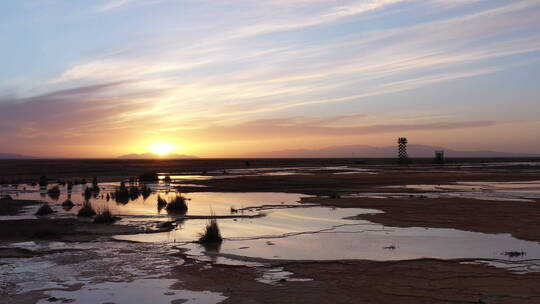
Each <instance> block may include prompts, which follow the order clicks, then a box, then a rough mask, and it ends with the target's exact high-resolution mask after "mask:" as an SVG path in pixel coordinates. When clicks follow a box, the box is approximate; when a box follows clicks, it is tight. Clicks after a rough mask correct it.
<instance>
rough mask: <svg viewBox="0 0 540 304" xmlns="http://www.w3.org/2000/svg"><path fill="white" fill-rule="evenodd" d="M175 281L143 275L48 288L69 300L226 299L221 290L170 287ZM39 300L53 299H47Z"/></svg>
mask: <svg viewBox="0 0 540 304" xmlns="http://www.w3.org/2000/svg"><path fill="white" fill-rule="evenodd" d="M174 283H176V281H175V280H170V279H163V278H160V279H140V280H134V281H131V282H105V283H96V284H87V285H85V286H84V287H83V288H81V289H80V290H77V291H62V290H53V291H50V292H47V293H48V294H49V295H50V296H51V297H54V298H57V299H59V300H60V301H61V300H64V299H65V300H68V301H70V300H72V301H70V302H69V303H80V304H95V303H137V304H155V303H187V304H211V303H219V302H221V301H223V300H225V299H226V297H225V296H222V295H221V294H219V293H212V292H209V291H203V292H197V291H189V290H169V286H171V285H173V284H174ZM38 303H40V304H48V303H51V302H50V301H48V300H47V299H43V300H41V301H39V302H38Z"/></svg>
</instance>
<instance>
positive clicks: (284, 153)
mask: <svg viewBox="0 0 540 304" xmlns="http://www.w3.org/2000/svg"><path fill="white" fill-rule="evenodd" d="M436 150H443V151H444V153H445V156H446V157H536V156H540V154H527V153H509V152H496V151H458V150H450V149H446V148H443V147H436V146H426V145H412V144H410V145H408V146H407V152H408V155H409V157H434V156H435V151H436ZM249 156H250V157H261V158H339V157H366V158H369V157H374V158H388V157H397V146H387V147H372V146H366V145H354V146H333V147H327V148H323V149H313V150H309V149H293V150H281V151H273V152H264V153H257V154H255V155H249Z"/></svg>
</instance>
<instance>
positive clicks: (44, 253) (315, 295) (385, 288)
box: [0, 165, 540, 303]
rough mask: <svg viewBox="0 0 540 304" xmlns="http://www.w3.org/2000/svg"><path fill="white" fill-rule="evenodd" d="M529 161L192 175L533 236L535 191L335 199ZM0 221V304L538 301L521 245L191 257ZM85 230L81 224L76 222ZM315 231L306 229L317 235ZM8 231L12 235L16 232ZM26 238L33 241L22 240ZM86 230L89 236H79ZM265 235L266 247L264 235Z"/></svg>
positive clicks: (380, 220)
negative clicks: (495, 197) (367, 257)
mask: <svg viewBox="0 0 540 304" xmlns="http://www.w3.org/2000/svg"><path fill="white" fill-rule="evenodd" d="M239 166H240V165H239ZM520 166H522V165H520ZM510 167H512V166H510ZM512 168H515V167H512ZM394 169H400V170H394ZM528 169H530V168H528V167H527V166H524V167H523V168H522V167H520V168H519V171H515V172H514V171H512V170H510V171H507V172H497V170H501V169H500V167H499V168H497V169H496V170H492V169H490V168H488V169H484V168H482V169H481V170H476V169H467V171H463V172H455V171H456V170H455V169H452V170H451V171H452V172H448V171H445V172H436V171H437V169H434V168H408V169H403V170H401V168H385V169H383V170H380V171H378V172H377V174H375V175H369V176H368V174H361V173H356V174H355V173H353V174H335V173H315V174H304V175H280V176H273V175H265V176H257V175H254V176H241V177H237V178H234V177H233V178H226V179H211V180H201V181H198V182H197V183H199V184H204V185H206V186H209V187H207V188H205V190H204V191H208V192H211V191H220V190H227V191H231V192H236V191H238V192H241V191H270V189H271V191H282V192H289V193H309V194H321V195H330V196H333V197H336V198H333V199H331V198H328V197H317V198H304V199H303V200H302V201H303V202H304V203H309V204H317V205H322V206H329V207H334V208H338V210H339V209H341V208H347V209H350V208H368V209H377V210H382V211H384V213H372V214H369V215H368V214H361V215H360V217H359V219H360V218H361V219H368V220H369V221H371V222H374V223H377V224H382V225H384V226H388V227H437V228H454V229H462V230H467V231H477V232H485V233H491V234H495V233H497V234H498V233H511V234H512V235H513V236H515V237H517V238H519V239H524V240H531V241H535V242H538V240H539V238H538V235H537V234H536V232H535V231H536V230H539V229H537V228H535V227H537V225H538V222H540V221H539V219H538V216H537V215H538V214H539V212H538V207H537V205H538V201H536V200H535V201H533V202H501V201H489V200H487V201H486V200H484V201H480V200H475V199H441V198H437V199H426V198H422V196H421V195H422V193H423V192H424V191H420V190H416V192H417V193H418V197H415V196H413V197H405V198H401V199H387V198H377V199H374V198H365V197H364V198H359V197H356V198H355V197H344V198H338V197H342V196H345V195H347V194H354V193H368V192H378V191H379V192H380V191H382V190H381V187H386V186H389V185H390V186H400V185H410V184H439V183H440V184H444V183H453V182H463V181H532V180H540V176H539V173H538V172H537V171H536V170H535V169H531V170H528ZM439 170H440V169H439ZM503 170H508V168H504V169H503ZM402 171H408V172H402ZM426 171H429V172H426ZM111 176H112V175H111ZM193 191H201V190H200V189H199V190H193ZM384 191H386V192H388V191H389V192H396V193H398V192H400V191H403V190H402V189H399V188H390V190H389V189H388V188H387V189H384ZM350 210H353V209H350ZM268 218H272V217H271V216H269V217H268ZM41 220H42V219H35V221H41ZM63 220H65V219H49V220H44V221H43V223H44V224H45V225H46V226H50V227H53V226H55V225H57V224H60V226H58V227H63V226H62V225H63V224H64V223H63V222H62V221H63ZM47 221H49V222H51V223H52V222H55V224H50V223H47ZM231 221H232V219H231ZM14 222H20V223H21V224H20V225H21V227H20V229H18V230H20V231H24V229H26V228H24V226H30V225H34V224H36V222H32V223H27V222H21V221H19V220H15V221H13V222H12V223H11V224H13V223H14ZM0 223H3V222H0ZM5 225H6V226H4V227H1V228H2V229H0V231H3V230H4V231H6V232H4V233H5V234H6V235H10V234H12V235H11V236H12V237H14V238H12V239H10V240H9V243H10V246H12V247H10V248H7V247H6V246H3V251H4V257H5V258H2V259H0V268H1V269H2V271H1V272H0V273H2V284H1V285H0V287H1V289H0V298H1V299H2V300H3V301H4V302H6V303H36V302H39V301H41V302H39V303H48V302H47V300H48V299H51V300H56V301H57V302H62V301H64V302H73V301H75V302H74V303H95V300H96V299H98V302H99V303H104V302H115V303H133V301H134V300H133V297H131V298H130V296H129V294H126V293H124V292H123V290H133V291H138V290H141V289H145V288H146V289H147V290H148V292H147V293H146V295H148V296H149V298H144V296H145V293H137V292H133V293H132V294H133V295H134V296H136V297H137V298H136V299H138V300H140V301H138V302H139V303H184V302H187V303H217V302H220V301H223V303H281V302H287V303H305V302H313V303H537V302H540V294H539V291H538V288H537V286H539V283H540V272H536V271H525V272H523V271H514V270H515V269H522V268H519V265H518V264H519V260H527V257H526V256H525V257H519V258H518V259H517V260H516V261H515V263H513V262H511V261H510V262H507V265H510V266H508V267H506V268H503V267H493V266H489V264H490V263H491V264H492V265H494V264H496V263H497V261H490V260H484V261H478V259H454V260H436V259H421V258H418V259H413V260H406V261H377V262H376V261H362V260H346V261H345V260H341V261H302V260H296V261H286V260H280V259H272V260H265V259H260V258H259V259H257V258H253V259H248V258H242V257H234V256H227V254H226V253H224V252H221V253H213V254H211V253H208V258H207V259H201V258H199V257H193V256H190V255H189V254H190V252H186V251H185V250H184V249H182V247H178V248H176V246H174V245H173V247H171V246H170V245H168V244H159V243H131V242H119V241H111V240H110V238H109V237H108V235H110V233H112V231H104V232H103V233H94V234H95V235H96V236H98V235H101V236H98V237H92V238H88V239H60V240H63V241H69V242H67V243H62V242H61V243H60V244H56V243H51V240H50V239H47V238H45V241H44V243H43V244H41V243H39V242H41V240H40V239H39V238H37V239H36V238H35V236H33V235H28V234H27V233H26V234H25V233H22V232H21V233H22V234H21V235H17V233H12V232H10V228H9V227H10V226H9V225H8V224H5ZM85 225H86V223H84V222H82V223H76V224H75V226H80V227H77V228H71V229H67V231H70V230H73V231H76V233H74V237H78V235H84V234H85V233H89V234H92V233H91V232H92V231H93V232H97V230H96V229H95V228H94V227H95V226H91V224H90V223H88V225H90V226H88V227H87V228H84V227H85ZM67 227H69V225H68V226H67ZM55 229H56V228H55ZM77 229H82V230H77ZM84 229H89V230H88V231H87V232H84ZM106 229H116V228H106ZM58 231H59V232H61V234H63V233H64V232H62V231H66V230H65V229H61V228H58ZM124 232H125V233H129V232H127V231H124ZM124 232H122V233H124ZM68 234H69V233H68ZM103 236H105V238H103ZM314 236H315V237H316V234H314ZM6 237H7V236H6ZM17 238H19V240H16V239H17ZM53 239H54V238H53ZM28 240H31V242H38V243H39V244H34V243H31V244H30V245H28ZM90 240H92V241H91V242H88V241H90ZM23 241H24V242H23ZM72 241H76V242H72ZM17 242H18V243H17ZM226 242H227V241H226ZM13 244H15V245H13ZM51 244H52V245H51ZM62 244H64V245H62ZM267 245H268V246H269V247H272V246H270V245H271V244H267ZM8 247H9V246H8ZM390 247H391V246H389V248H388V249H384V250H389V251H392V250H395V251H396V252H397V251H399V250H400V248H399V247H397V248H390ZM516 249H517V248H516ZM202 250H203V251H204V249H202ZM208 250H211V249H208ZM306 250H317V249H316V248H309V249H306ZM517 250H519V249H517ZM8 256H9V258H7V257H8ZM213 256H214V257H216V256H221V257H226V258H228V259H233V260H234V258H236V261H239V262H235V263H230V264H233V265H221V264H220V262H219V261H220V259H217V258H212V257H213ZM501 258H503V257H501ZM222 260H223V259H222ZM222 260H221V261H222ZM250 263H251V264H250ZM530 263H532V264H535V263H537V262H536V261H530ZM512 265H515V266H512ZM512 267H515V268H512ZM513 269H514V270H513ZM38 274H39V275H38ZM269 278H270V279H269ZM107 293H116V294H115V295H114V297H113V296H111V297H108V298H107V297H104V298H100V296H102V295H104V294H107ZM77 300H78V302H77ZM147 300H148V302H147ZM92 301H93V302H92Z"/></svg>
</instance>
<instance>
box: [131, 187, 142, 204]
mask: <svg viewBox="0 0 540 304" xmlns="http://www.w3.org/2000/svg"><path fill="white" fill-rule="evenodd" d="M139 196H141V190H139V187H137V186H131V187H129V198H130V199H131V200H132V201H134V200H136V199H138V198H139Z"/></svg>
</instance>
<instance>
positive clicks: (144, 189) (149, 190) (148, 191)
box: [141, 184, 152, 199]
mask: <svg viewBox="0 0 540 304" xmlns="http://www.w3.org/2000/svg"><path fill="white" fill-rule="evenodd" d="M141 194H142V197H143V199H147V198H148V197H149V196H150V195H151V194H152V188H150V187H148V186H147V185H146V184H143V185H142V186H141Z"/></svg>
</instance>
